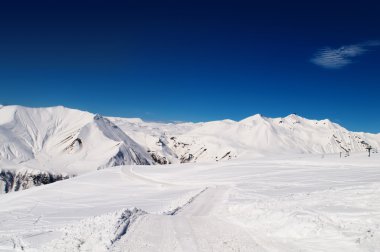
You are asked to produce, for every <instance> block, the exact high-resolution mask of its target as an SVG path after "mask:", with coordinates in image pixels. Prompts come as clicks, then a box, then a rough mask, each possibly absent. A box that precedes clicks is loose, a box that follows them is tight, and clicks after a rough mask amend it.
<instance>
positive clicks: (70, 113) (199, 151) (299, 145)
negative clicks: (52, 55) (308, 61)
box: [0, 106, 380, 192]
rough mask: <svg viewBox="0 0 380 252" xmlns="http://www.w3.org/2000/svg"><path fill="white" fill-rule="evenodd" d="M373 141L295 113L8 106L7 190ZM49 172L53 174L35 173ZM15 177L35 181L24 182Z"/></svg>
mask: <svg viewBox="0 0 380 252" xmlns="http://www.w3.org/2000/svg"><path fill="white" fill-rule="evenodd" d="M369 145H371V146H372V147H373V148H374V150H375V151H376V150H377V149H379V147H380V134H377V135H376V134H367V133H355V132H350V131H348V130H346V129H345V128H343V127H341V126H339V125H338V124H335V123H332V122H330V121H329V120H321V121H316V120H308V119H305V118H302V117H299V116H297V115H294V114H291V115H289V116H287V117H284V118H267V117H263V116H261V115H254V116H252V117H248V118H246V119H244V120H241V121H232V120H222V121H212V122H205V123H155V122H144V121H142V120H141V119H138V118H132V119H128V118H114V117H110V118H107V117H102V116H100V115H95V114H91V113H89V112H84V111H79V110H75V109H68V108H65V107H49V108H27V107H21V106H3V107H0V171H2V173H0V186H1V188H2V190H0V191H3V192H4V191H12V190H16V189H17V188H21V189H22V188H28V187H30V186H33V185H38V184H44V182H43V181H45V182H46V181H48V182H49V181H50V182H52V181H55V180H54V178H55V177H56V178H60V179H62V178H66V177H69V176H75V175H78V174H82V173H85V172H88V171H91V170H96V169H102V168H107V167H112V166H117V165H124V164H168V163H185V162H219V161H224V160H229V159H249V158H252V157H262V156H280V155H289V154H293V155H294V154H302V153H310V154H325V153H340V152H342V153H343V155H346V153H348V152H364V151H366V149H365V148H366V147H367V146H369ZM15 171H18V172H17V173H16V172H15ZM20 171H22V172H21V175H20ZM36 171H37V173H36ZM38 171H40V173H38ZM46 173H48V174H50V175H51V177H52V178H53V179H51V180H46V179H45V180H41V179H39V178H36V176H37V177H38V175H39V174H40V175H41V176H42V177H43V176H47V175H46ZM1 174H2V175H1ZM4 174H6V175H4ZM43 174H45V175H43ZM41 176H40V177H41ZM16 177H18V178H20V177H21V178H24V177H27V178H28V181H35V182H27V183H26V182H25V181H21V182H20V181H17V180H16V179H15V178H16ZM50 182H49V183H50ZM20 183H21V184H24V185H25V186H20ZM6 188H7V189H6Z"/></svg>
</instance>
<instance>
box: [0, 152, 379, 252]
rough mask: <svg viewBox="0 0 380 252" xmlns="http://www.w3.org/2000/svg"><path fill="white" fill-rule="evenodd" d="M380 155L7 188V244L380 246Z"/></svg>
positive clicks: (120, 170)
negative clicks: (15, 188) (14, 191)
mask: <svg viewBox="0 0 380 252" xmlns="http://www.w3.org/2000/svg"><path fill="white" fill-rule="evenodd" d="M379 161H380V155H379V154H373V156H372V157H371V158H368V157H367V155H366V153H365V152H362V153H357V154H354V155H351V156H350V157H347V158H339V155H338V154H330V155H295V156H288V157H286V158H283V157H281V158H261V159H260V158H257V159H253V160H235V161H232V160H231V161H229V162H223V163H209V164H198V163H189V164H175V165H162V166H121V167H113V168H109V169H104V170H98V171H94V172H90V173H87V174H84V175H81V176H78V177H75V178H71V179H68V180H64V181H59V182H56V183H53V184H49V185H45V186H41V187H35V188H31V189H28V190H24V191H20V192H16V193H9V194H5V195H2V196H1V201H0V223H1V224H0V250H2V251H14V250H17V249H18V250H24V251H347V252H350V251H379V250H380V197H379V195H380V182H379V181H380V169H379Z"/></svg>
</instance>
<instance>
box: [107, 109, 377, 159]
mask: <svg viewBox="0 0 380 252" xmlns="http://www.w3.org/2000/svg"><path fill="white" fill-rule="evenodd" d="M110 120H111V121H113V122H114V123H115V124H116V125H118V126H119V127H120V128H121V129H122V130H123V131H124V132H126V133H127V135H129V136H131V137H132V138H133V139H134V140H135V141H136V142H138V143H139V144H140V145H142V146H145V147H146V148H147V150H148V152H149V153H151V154H152V155H154V157H155V159H156V160H157V159H158V160H161V162H164V163H176V162H209V161H223V160H229V159H235V158H240V159H242V158H244V159H250V158H252V157H263V156H268V155H271V156H279V155H289V154H327V153H340V152H342V154H343V155H346V154H348V153H349V152H364V151H366V147H368V146H372V147H373V148H374V151H376V150H377V149H379V147H380V134H369V133H357V132H351V131H348V130H347V129H345V128H343V127H342V126H340V125H338V124H336V123H332V122H331V121H329V120H327V119H326V120H320V121H318V120H309V119H305V118H302V117H300V116H297V115H295V114H291V115H289V116H286V117H284V118H267V117H264V116H262V115H259V114H257V115H254V116H251V117H248V118H246V119H244V120H241V121H233V120H222V121H212V122H205V123H178V124H170V123H169V124H163V123H152V122H144V121H142V120H140V119H123V118H110Z"/></svg>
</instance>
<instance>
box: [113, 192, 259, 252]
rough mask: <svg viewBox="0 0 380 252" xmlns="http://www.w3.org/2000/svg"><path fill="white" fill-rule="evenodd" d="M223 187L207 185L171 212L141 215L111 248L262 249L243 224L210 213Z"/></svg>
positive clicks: (148, 249)
mask: <svg viewBox="0 0 380 252" xmlns="http://www.w3.org/2000/svg"><path fill="white" fill-rule="evenodd" d="M226 190H227V188H226V187H220V186H217V187H214V188H208V189H207V190H205V191H204V192H202V193H201V194H199V196H197V197H196V198H195V199H194V200H193V201H192V202H191V203H190V204H187V205H185V206H184V207H183V208H182V209H180V210H179V211H177V212H176V213H175V214H174V215H153V214H148V215H144V216H141V217H140V219H139V220H138V221H137V222H136V223H135V224H134V225H133V226H132V228H131V230H129V231H128V234H127V236H126V239H124V241H121V242H120V243H119V244H118V247H117V248H115V250H116V251H118V250H119V251H189V252H190V251H252V249H255V251H262V249H259V247H258V245H257V243H256V242H255V241H254V240H253V239H252V237H250V235H249V234H248V233H247V232H246V231H245V230H244V229H243V228H241V227H239V226H237V225H234V224H232V223H230V222H227V221H224V220H222V219H219V218H218V217H217V216H215V215H213V210H214V208H215V207H216V206H218V205H219V204H222V202H223V201H224V199H225V194H226Z"/></svg>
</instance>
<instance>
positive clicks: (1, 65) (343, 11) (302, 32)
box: [0, 1, 380, 133]
mask: <svg viewBox="0 0 380 252" xmlns="http://www.w3.org/2000/svg"><path fill="white" fill-rule="evenodd" d="M12 2H13V3H1V4H0V34H1V40H0V86H1V92H0V103H1V104H21V105H25V106H38V107H39V106H54V105H64V106H67V107H73V108H78V109H83V110H89V111H91V112H94V113H100V114H104V115H113V116H124V117H141V118H144V119H146V120H158V121H206V120H218V119H225V118H230V119H234V120H240V119H243V118H245V117H247V116H250V115H252V114H256V113H261V114H264V115H266V116H270V117H277V116H286V115H287V114H290V113H297V114H299V115H301V116H304V117H308V118H315V119H324V118H330V119H331V120H333V121H335V122H338V123H340V124H342V125H343V126H345V127H347V128H348V129H350V130H356V131H369V132H375V133H379V132H380V116H379V115H380V113H379V108H380V102H379V97H380V85H379V83H380V74H379V72H380V71H379V66H380V34H379V33H380V32H379V27H380V16H379V15H378V13H380V4H376V2H375V1H361V2H360V3H359V2H358V3H348V2H344V3H343V2H341V1H336V2H334V1H328V2H327V1H326V2H323V1H304V2H307V3H297V2H289V1H287V2H286V3H284V1H282V2H280V1H265V3H255V2H254V1H250V2H248V1H244V2H243V1H240V2H239V1H229V2H227V1H226V2H223V1H186V2H185V1H159V2H160V3H158V1H151V2H149V1H122V2H121V1H120V2H117V1H75V2H74V1H72V2H71V1H46V2H43V1H34V2H33V3H31V2H30V1H29V3H28V2H26V1H25V2H22V1H12ZM181 2H182V3H181Z"/></svg>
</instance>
